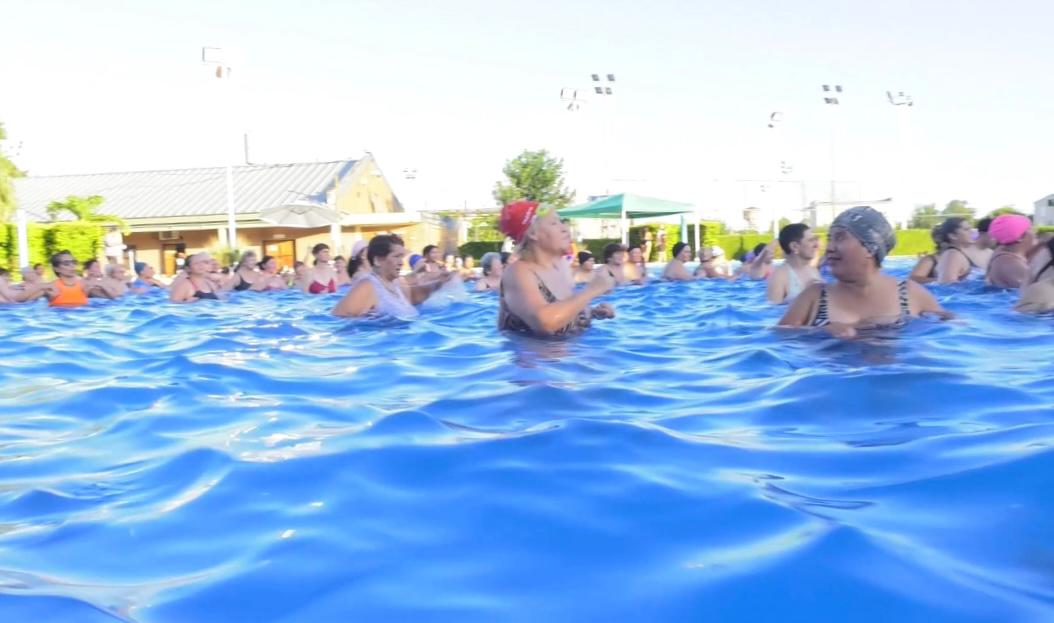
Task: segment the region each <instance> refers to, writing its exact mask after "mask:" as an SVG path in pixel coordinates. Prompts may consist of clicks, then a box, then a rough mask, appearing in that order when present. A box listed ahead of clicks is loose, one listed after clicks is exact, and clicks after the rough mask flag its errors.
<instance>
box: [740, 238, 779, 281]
mask: <svg viewBox="0 0 1054 623" xmlns="http://www.w3.org/2000/svg"><path fill="white" fill-rule="evenodd" d="M775 246H776V241H775V240H773V241H772V242H769V243H767V244H766V243H764V242H759V243H758V244H756V245H755V246H754V250H753V251H752V257H751V259H750V261H744V262H743V265H742V266H741V267H740V268H739V274H738V276H740V277H746V278H747V279H751V280H754V281H763V280H765V279H768V278H769V275H771V274H772V260H773V258H775V256H776V251H775Z"/></svg>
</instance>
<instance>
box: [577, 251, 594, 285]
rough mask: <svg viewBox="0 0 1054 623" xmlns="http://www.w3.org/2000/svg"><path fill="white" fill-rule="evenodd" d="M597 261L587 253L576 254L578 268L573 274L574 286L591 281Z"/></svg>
mask: <svg viewBox="0 0 1054 623" xmlns="http://www.w3.org/2000/svg"><path fill="white" fill-rule="evenodd" d="M596 265H597V260H596V258H594V257H593V254H592V253H590V252H589V251H579V252H578V268H576V269H575V272H574V282H575V285H578V284H580V283H589V282H590V281H591V280H592V279H593V271H594V270H595V269H596Z"/></svg>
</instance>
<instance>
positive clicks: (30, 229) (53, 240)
mask: <svg viewBox="0 0 1054 623" xmlns="http://www.w3.org/2000/svg"><path fill="white" fill-rule="evenodd" d="M103 234H104V232H103V228H102V227H101V226H100V225H97V224H94V223H80V222H71V223H43V224H42V223H29V224H28V225H27V227H26V237H27V238H28V241H29V264H30V265H31V266H32V265H33V264H44V265H45V266H47V265H48V259H49V258H50V257H51V255H52V254H53V253H56V252H58V251H63V250H67V251H69V252H70V253H72V254H73V257H75V258H77V259H78V260H80V261H84V260H86V259H88V258H92V257H98V254H99V250H100V249H101V248H102V237H103ZM0 267H3V268H6V269H7V270H9V271H11V272H12V273H17V272H18V271H17V270H16V269H17V268H18V228H17V226H16V225H15V224H13V223H5V224H0Z"/></svg>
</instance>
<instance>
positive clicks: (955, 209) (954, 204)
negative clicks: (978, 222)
mask: <svg viewBox="0 0 1054 623" xmlns="http://www.w3.org/2000/svg"><path fill="white" fill-rule="evenodd" d="M966 204H967V202H966V201H963V200H961V199H952V200H951V201H949V202H948V205H947V206H945V208H944V209H943V210H941V214H942V215H944V216H967V217H972V216H973V213H974V209H973V208H971V207H969V206H967V205H966Z"/></svg>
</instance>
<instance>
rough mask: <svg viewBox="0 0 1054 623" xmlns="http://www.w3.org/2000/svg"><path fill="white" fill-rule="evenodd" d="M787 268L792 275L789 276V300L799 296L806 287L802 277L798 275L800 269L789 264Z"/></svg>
mask: <svg viewBox="0 0 1054 623" xmlns="http://www.w3.org/2000/svg"><path fill="white" fill-rule="evenodd" d="M787 270H788V271H789V272H790V275H788V276H787V300H788V301H789V300H791V299H793V298H797V297H798V295H799V294H801V291H802V290H804V289H805V286H803V285H802V283H801V279H800V278H799V277H798V271H796V270H794V268H793V267H791V266H788V267H787Z"/></svg>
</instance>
